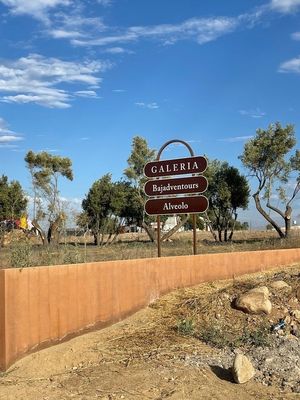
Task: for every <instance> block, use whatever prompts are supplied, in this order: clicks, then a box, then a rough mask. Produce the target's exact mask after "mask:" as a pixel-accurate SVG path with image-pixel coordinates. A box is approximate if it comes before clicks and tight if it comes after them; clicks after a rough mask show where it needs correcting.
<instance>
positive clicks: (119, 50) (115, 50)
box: [105, 47, 132, 54]
mask: <svg viewBox="0 0 300 400" xmlns="http://www.w3.org/2000/svg"><path fill="white" fill-rule="evenodd" d="M105 52H106V53H110V54H124V53H132V52H131V51H128V50H126V49H124V48H123V47H110V48H108V49H106V50H105Z"/></svg>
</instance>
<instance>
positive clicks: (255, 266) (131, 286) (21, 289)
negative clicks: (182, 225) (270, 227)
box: [0, 249, 300, 370]
mask: <svg viewBox="0 0 300 400" xmlns="http://www.w3.org/2000/svg"><path fill="white" fill-rule="evenodd" d="M299 262H300V249H289V250H272V251H256V252H243V253H224V254H205V255H197V256H180V257H163V258H155V259H140V260H126V261H111V262H98V263H88V264H75V265H58V266H51V267H38V268H25V269H22V270H19V269H3V270H0V369H1V370H6V369H7V368H8V367H9V366H10V365H11V364H12V363H13V362H14V361H16V360H17V359H18V358H20V357H21V356H23V355H24V354H26V353H27V352H29V351H32V350H34V349H38V348H40V347H42V346H49V345H51V344H53V343H56V342H58V341H59V340H62V339H63V338H66V337H68V336H72V335H76V334H80V333H81V332H83V331H84V330H87V329H91V328H93V327H101V326H105V325H108V324H111V323H113V322H115V321H118V320H121V319H122V318H124V317H125V316H127V315H129V314H131V313H133V312H135V311H136V310H138V309H140V308H142V307H145V306H146V305H148V304H149V303H151V302H152V301H153V300H155V299H156V298H158V297H159V296H160V295H162V294H164V293H166V292H169V291H171V290H173V289H175V288H179V287H185V286H193V285H196V284H199V283H201V282H207V281H212V280H217V279H227V278H233V277H234V276H238V275H242V274H245V273H251V272H255V271H260V270H265V269H268V268H272V267H276V266H284V265H289V264H293V263H299Z"/></svg>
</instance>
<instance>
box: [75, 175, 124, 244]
mask: <svg viewBox="0 0 300 400" xmlns="http://www.w3.org/2000/svg"><path fill="white" fill-rule="evenodd" d="M128 188H129V184H128V183H126V182H123V181H121V182H116V183H113V182H112V180H111V175H110V174H106V175H104V176H103V177H102V178H100V179H99V180H97V181H96V182H94V183H93V185H92V186H91V188H90V190H89V192H88V194H87V196H86V198H85V199H84V200H83V201H82V208H83V210H84V212H83V213H82V214H81V215H80V217H79V220H78V223H79V225H81V226H88V228H89V229H90V230H91V231H92V234H93V236H94V243H95V245H98V246H103V245H108V244H111V243H112V242H113V241H115V239H116V237H117V235H118V234H119V232H120V227H121V225H122V224H123V220H124V218H125V216H124V210H125V207H127V205H128V204H130V203H131V201H130V199H128V193H129V189H128ZM105 235H107V237H106V240H105Z"/></svg>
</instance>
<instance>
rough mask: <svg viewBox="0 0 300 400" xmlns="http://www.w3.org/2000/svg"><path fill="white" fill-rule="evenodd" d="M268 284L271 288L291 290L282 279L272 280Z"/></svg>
mask: <svg viewBox="0 0 300 400" xmlns="http://www.w3.org/2000/svg"><path fill="white" fill-rule="evenodd" d="M270 286H271V288H272V289H276V290H281V289H285V290H292V288H291V286H290V285H288V284H287V283H286V282H284V281H274V282H272V283H271V285H270Z"/></svg>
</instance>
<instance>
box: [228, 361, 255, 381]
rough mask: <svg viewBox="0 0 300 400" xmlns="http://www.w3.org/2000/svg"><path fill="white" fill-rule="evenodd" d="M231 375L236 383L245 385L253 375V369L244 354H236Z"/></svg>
mask: <svg viewBox="0 0 300 400" xmlns="http://www.w3.org/2000/svg"><path fill="white" fill-rule="evenodd" d="M232 374H233V379H234V381H235V382H236V383H246V382H248V381H249V380H250V379H252V378H253V376H254V375H255V369H254V367H253V365H252V363H251V361H250V360H249V359H248V357H246V356H245V355H244V354H236V356H235V359H234V362H233V367H232Z"/></svg>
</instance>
